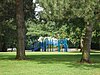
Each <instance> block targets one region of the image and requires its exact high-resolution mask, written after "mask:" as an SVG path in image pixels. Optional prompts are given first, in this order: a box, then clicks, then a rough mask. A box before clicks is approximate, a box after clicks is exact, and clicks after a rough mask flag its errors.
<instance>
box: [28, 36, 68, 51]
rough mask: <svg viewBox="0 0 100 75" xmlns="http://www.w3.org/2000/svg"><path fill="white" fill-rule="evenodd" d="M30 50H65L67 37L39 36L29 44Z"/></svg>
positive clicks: (66, 49)
mask: <svg viewBox="0 0 100 75" xmlns="http://www.w3.org/2000/svg"><path fill="white" fill-rule="evenodd" d="M30 50H32V51H41V52H55V51H58V52H67V51H68V43H67V39H66V38H64V39H56V38H52V37H39V39H38V40H36V41H35V42H33V43H32V44H31V45H30Z"/></svg>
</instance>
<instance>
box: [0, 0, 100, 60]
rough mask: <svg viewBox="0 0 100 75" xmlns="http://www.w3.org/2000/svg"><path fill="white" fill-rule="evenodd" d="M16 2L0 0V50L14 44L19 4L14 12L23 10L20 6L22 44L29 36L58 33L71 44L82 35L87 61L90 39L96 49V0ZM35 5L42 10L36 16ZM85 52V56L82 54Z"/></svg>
mask: <svg viewBox="0 0 100 75" xmlns="http://www.w3.org/2000/svg"><path fill="white" fill-rule="evenodd" d="M20 1H21V2H20ZM20 1H19V0H16V2H15V1H14V0H1V1H0V51H7V48H8V47H17V46H18V45H17V34H16V33H17V30H18V29H19V28H18V26H17V23H18V22H17V23H16V17H15V16H16V11H17V10H16V9H17V8H20V7H23V8H22V9H19V10H18V11H21V10H22V12H23V9H24V12H23V13H24V15H23V18H24V19H23V22H24V20H25V27H24V28H25V31H24V34H26V35H25V36H24V35H23V36H24V40H23V41H25V42H24V43H25V46H26V47H28V45H29V44H30V38H36V37H39V36H41V35H42V36H44V35H46V34H48V36H54V35H55V34H60V37H61V38H69V39H70V41H71V42H72V43H73V44H74V45H75V47H76V46H77V47H78V46H79V42H80V39H81V38H83V37H84V48H83V58H84V59H83V60H86V61H89V52H90V47H91V42H92V43H93V45H92V47H94V46H95V45H94V43H95V44H96V47H95V48H98V49H100V5H99V3H100V1H99V0H87V1H85V0H81V1H76V0H70V1H69V0H60V1H59V0H36V2H35V3H33V2H32V0H20ZM17 2H20V4H19V5H18V6H20V7H17V6H16V4H17ZM21 4H22V6H21ZM36 4H39V5H40V6H41V7H42V8H43V9H44V10H43V11H41V12H39V13H38V16H39V19H37V18H36V17H35V13H36V12H35V8H36ZM20 14H22V13H20ZM21 25H22V24H21ZM23 25H24V23H23ZM18 31H19V30H18ZM91 38H92V41H91ZM85 53H86V54H87V55H88V57H86V56H84V54H85ZM87 58H88V59H87Z"/></svg>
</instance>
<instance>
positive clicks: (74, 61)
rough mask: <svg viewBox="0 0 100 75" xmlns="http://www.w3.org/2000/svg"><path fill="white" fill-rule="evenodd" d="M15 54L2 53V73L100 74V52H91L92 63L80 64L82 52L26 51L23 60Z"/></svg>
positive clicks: (0, 72)
mask: <svg viewBox="0 0 100 75" xmlns="http://www.w3.org/2000/svg"><path fill="white" fill-rule="evenodd" d="M15 54H16V53H14V52H7V53H2V52H1V53H0V75H100V53H91V60H92V62H93V63H92V64H80V63H79V60H80V58H81V53H58V52H54V53H53V52H50V53H49V52H43V53H41V52H36V53H35V52H26V55H27V57H28V58H29V60H23V61H19V60H15Z"/></svg>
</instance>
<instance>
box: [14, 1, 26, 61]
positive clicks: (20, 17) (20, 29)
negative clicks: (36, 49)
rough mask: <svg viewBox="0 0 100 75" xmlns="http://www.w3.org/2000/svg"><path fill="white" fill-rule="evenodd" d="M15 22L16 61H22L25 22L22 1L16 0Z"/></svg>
mask: <svg viewBox="0 0 100 75" xmlns="http://www.w3.org/2000/svg"><path fill="white" fill-rule="evenodd" d="M16 22H17V34H18V44H17V46H18V49H17V55H16V59H19V60H24V59H25V58H26V57H25V22H24V11H23V0H16Z"/></svg>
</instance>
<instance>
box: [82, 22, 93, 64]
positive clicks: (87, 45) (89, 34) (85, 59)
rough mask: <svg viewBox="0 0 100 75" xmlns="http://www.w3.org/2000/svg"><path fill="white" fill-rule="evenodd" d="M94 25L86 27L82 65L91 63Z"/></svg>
mask: <svg viewBox="0 0 100 75" xmlns="http://www.w3.org/2000/svg"><path fill="white" fill-rule="evenodd" d="M92 28H93V25H92V24H88V25H86V33H85V38H84V41H83V50H82V58H81V61H80V62H82V63H90V49H91V38H92Z"/></svg>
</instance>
